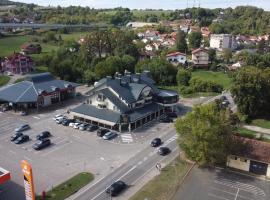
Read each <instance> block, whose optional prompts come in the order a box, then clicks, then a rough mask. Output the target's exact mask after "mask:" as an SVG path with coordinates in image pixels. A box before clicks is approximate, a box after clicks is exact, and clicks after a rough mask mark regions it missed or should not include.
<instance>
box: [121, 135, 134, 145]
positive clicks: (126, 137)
mask: <svg viewBox="0 0 270 200" xmlns="http://www.w3.org/2000/svg"><path fill="white" fill-rule="evenodd" d="M120 136H121V139H122V141H123V142H127V143H129V142H133V137H132V135H131V134H129V133H126V134H121V135H120Z"/></svg>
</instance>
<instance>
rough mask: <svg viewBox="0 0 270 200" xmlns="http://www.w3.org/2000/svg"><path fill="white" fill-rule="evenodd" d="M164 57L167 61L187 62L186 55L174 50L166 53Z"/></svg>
mask: <svg viewBox="0 0 270 200" xmlns="http://www.w3.org/2000/svg"><path fill="white" fill-rule="evenodd" d="M166 59H167V60H168V61H169V62H173V63H181V64H185V63H186V62H187V56H186V54H184V53H181V52H174V53H170V54H167V56H166Z"/></svg>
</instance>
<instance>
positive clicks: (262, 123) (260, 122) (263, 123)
mask: <svg viewBox="0 0 270 200" xmlns="http://www.w3.org/2000/svg"><path fill="white" fill-rule="evenodd" d="M251 124H252V125H254V126H259V127H262V128H268V129H270V120H267V119H254V120H252V122H251Z"/></svg>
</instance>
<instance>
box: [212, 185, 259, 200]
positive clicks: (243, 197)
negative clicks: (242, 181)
mask: <svg viewBox="0 0 270 200" xmlns="http://www.w3.org/2000/svg"><path fill="white" fill-rule="evenodd" d="M211 189H212V190H215V191H217V192H221V193H226V194H229V195H231V196H235V192H234V193H232V192H229V191H226V190H222V189H219V188H216V187H211ZM232 189H235V188H232ZM238 197H240V198H241V199H245V200H254V199H251V198H249V197H246V196H243V195H240V194H238Z"/></svg>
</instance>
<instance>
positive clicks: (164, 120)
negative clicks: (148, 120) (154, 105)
mask: <svg viewBox="0 0 270 200" xmlns="http://www.w3.org/2000/svg"><path fill="white" fill-rule="evenodd" d="M159 122H162V123H171V122H173V120H172V119H171V118H170V117H164V118H161V119H159Z"/></svg>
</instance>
